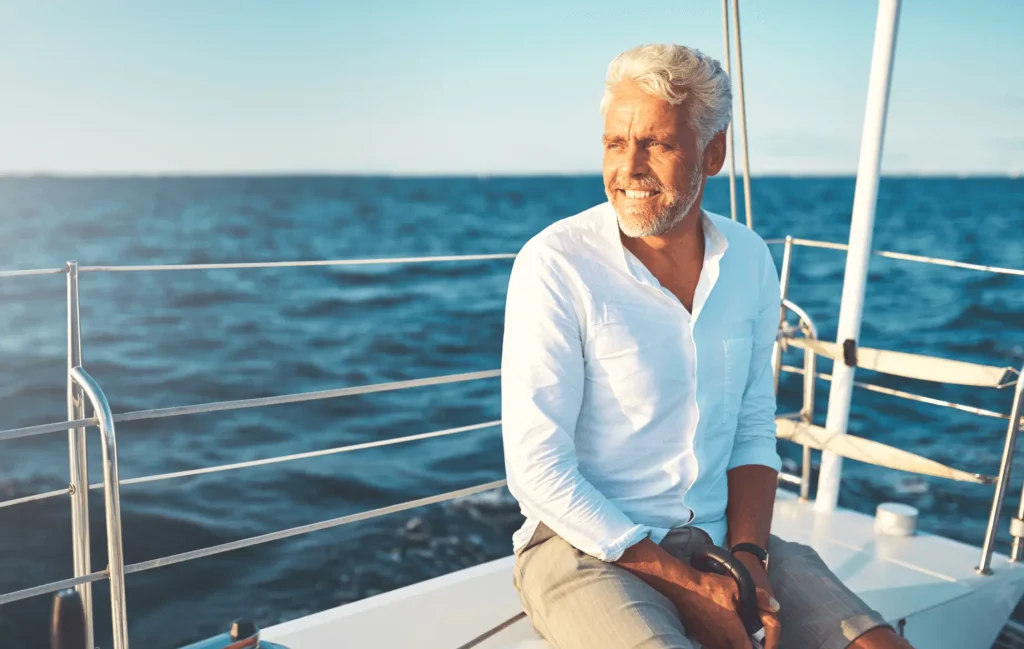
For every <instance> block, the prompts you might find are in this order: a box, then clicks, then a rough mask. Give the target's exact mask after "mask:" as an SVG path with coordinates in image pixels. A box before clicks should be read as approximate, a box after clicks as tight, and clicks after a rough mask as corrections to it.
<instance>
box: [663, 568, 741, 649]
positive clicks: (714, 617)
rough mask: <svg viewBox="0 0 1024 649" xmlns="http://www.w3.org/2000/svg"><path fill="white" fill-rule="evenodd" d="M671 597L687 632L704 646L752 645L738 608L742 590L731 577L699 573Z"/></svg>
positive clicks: (707, 648) (730, 647)
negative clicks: (739, 589) (740, 590)
mask: <svg viewBox="0 0 1024 649" xmlns="http://www.w3.org/2000/svg"><path fill="white" fill-rule="evenodd" d="M672 594H673V597H672V600H673V602H674V603H675V605H676V608H677V609H678V610H679V617H681V618H682V619H683V626H685V627H686V635H687V636H688V637H690V638H693V639H694V640H696V641H697V642H699V643H700V644H701V646H702V647H705V649H750V636H748V635H747V631H746V629H745V628H743V622H742V621H741V620H740V615H739V612H738V611H737V609H736V606H737V604H738V603H739V591H738V589H737V588H736V582H735V581H733V579H732V577H726V576H723V575H716V574H713V573H699V576H698V577H697V579H696V580H695V581H693V582H691V583H689V584H687V586H686V587H685V588H680V589H678V590H677V591H675V592H674V593H672Z"/></svg>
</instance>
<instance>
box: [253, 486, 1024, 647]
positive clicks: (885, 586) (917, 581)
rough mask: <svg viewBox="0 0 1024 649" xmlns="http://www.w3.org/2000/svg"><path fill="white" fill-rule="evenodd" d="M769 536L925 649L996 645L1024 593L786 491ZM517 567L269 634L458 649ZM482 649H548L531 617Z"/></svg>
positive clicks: (299, 642)
mask: <svg viewBox="0 0 1024 649" xmlns="http://www.w3.org/2000/svg"><path fill="white" fill-rule="evenodd" d="M772 531H773V532H775V533H776V534H777V535H779V536H781V537H782V538H785V539H787V540H791V541H796V542H800V543H805V544H807V545H810V546H812V547H814V548H815V549H816V550H817V551H818V553H819V554H820V555H821V557H822V559H823V560H824V561H825V563H826V564H828V566H829V567H830V568H831V569H832V570H833V571H834V572H835V573H836V574H837V575H838V576H839V577H840V579H842V580H843V582H844V583H846V584H847V586H849V587H850V588H851V589H852V590H853V591H854V592H856V593H857V594H858V595H860V596H861V597H862V598H863V599H864V600H865V601H866V602H867V603H868V604H869V605H870V606H872V607H873V608H875V609H876V610H878V611H879V612H880V613H882V615H883V616H884V617H885V618H886V620H888V621H889V622H890V623H892V624H893V625H894V626H896V625H898V624H899V622H900V620H905V621H906V624H905V626H906V632H907V637H908V639H910V640H911V642H913V643H914V644H915V645H916V646H919V647H953V646H955V647H978V648H979V649H980V648H983V647H984V648H986V649H987V648H988V647H991V646H992V642H993V641H994V640H995V638H996V636H997V635H998V633H999V630H1000V629H1001V628H1002V626H1003V623H1004V622H1005V621H1006V619H1007V617H1008V616H1009V614H1010V612H1011V610H1012V609H1013V607H1014V606H1015V604H1016V602H1017V601H1019V600H1020V598H1021V595H1022V594H1024V567H1022V566H1021V565H1019V564H1014V563H1010V562H1009V561H1008V560H1007V559H1006V557H1003V556H1001V555H996V556H995V557H994V559H993V564H992V565H993V572H994V574H993V575H992V576H982V575H979V574H977V573H976V572H975V571H974V566H976V565H977V562H978V556H979V550H978V549H977V548H974V547H972V546H968V545H965V544H962V543H958V542H956V541H951V540H949V539H945V538H942V537H937V536H931V535H925V534H918V535H916V536H912V537H903V538H900V537H886V536H876V535H875V533H874V529H873V518H872V517H870V516H865V515H863V514H859V513H855V512H850V511H844V510H839V511H835V512H828V513H823V512H816V511H815V510H814V507H813V505H812V504H811V503H803V502H800V501H798V500H797V499H795V498H794V497H793V496H792V495H791V494H790V493H789V492H786V491H780V492H779V498H778V501H777V503H776V506H775V517H774V523H773V528H772ZM513 563H514V561H513V558H512V557H506V558H504V559H499V560H497V561H492V562H490V563H486V564H483V565H480V566H476V567H474V568H469V569H466V570H462V571H459V572H456V573H453V574H450V575H445V576H443V577H438V578H436V579H431V580H429V581H426V582H423V583H420V584H416V585H413V586H409V587H406V588H401V589H399V590H396V591H393V592H390V593H385V594H383V595H378V596H375V597H371V598H368V599H365V600H362V601H359V602H355V603H352V604H347V605H345V606H340V607H338V608H335V609H331V610H328V611H324V612H322V613H317V614H314V615H310V616H306V617H303V618H299V619H297V620H294V621H292V622H286V623H284V624H281V625H278V626H276V627H270V628H268V629H266V630H265V631H264V634H263V636H264V637H265V638H267V639H268V640H271V641H273V642H279V643H281V644H284V645H285V646H287V647H288V648H289V649H320V648H321V647H325V646H341V645H346V646H357V647H363V648H367V649H371V648H380V649H386V648H387V649H390V648H392V647H417V649H456V648H457V647H460V646H462V645H464V644H465V643H467V642H469V641H470V640H472V639H474V638H477V637H479V636H480V635H481V634H483V633H485V632H486V631H488V630H490V629H493V628H495V627H497V626H498V625H500V624H501V623H503V622H505V621H506V620H508V619H509V618H510V617H512V616H513V615H515V614H516V613H518V612H519V611H520V610H521V606H520V603H519V598H518V595H517V594H516V592H515V589H514V587H513V585H512V566H513ZM476 646H477V647H479V648H480V649H549V645H548V644H547V643H546V642H545V641H544V640H542V639H541V638H540V637H539V636H538V635H537V634H536V633H535V632H534V631H533V629H532V627H531V626H530V623H529V621H528V620H521V621H519V622H517V623H515V624H512V625H510V626H509V627H508V628H506V629H504V630H502V631H500V632H498V633H497V634H495V635H494V636H492V637H490V638H488V639H487V640H485V641H483V642H481V643H480V644H478V645H476Z"/></svg>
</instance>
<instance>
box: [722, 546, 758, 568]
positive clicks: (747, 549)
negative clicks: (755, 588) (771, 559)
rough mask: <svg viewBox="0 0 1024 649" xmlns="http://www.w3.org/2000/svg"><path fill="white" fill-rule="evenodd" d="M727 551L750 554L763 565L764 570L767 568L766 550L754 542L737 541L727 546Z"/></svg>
mask: <svg viewBox="0 0 1024 649" xmlns="http://www.w3.org/2000/svg"><path fill="white" fill-rule="evenodd" d="M729 552H732V553H733V554H736V553H737V552H746V553H747V554H752V555H754V556H755V557H757V560H758V561H760V562H761V563H762V564H763V565H764V567H765V570H767V569H768V550H765V549H764V548H762V547H761V546H760V545H758V544H756V543H737V544H736V545H734V546H732V547H731V548H729Z"/></svg>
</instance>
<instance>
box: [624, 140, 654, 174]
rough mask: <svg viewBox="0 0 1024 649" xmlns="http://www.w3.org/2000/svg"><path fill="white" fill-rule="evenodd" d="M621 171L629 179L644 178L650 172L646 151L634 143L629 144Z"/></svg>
mask: <svg viewBox="0 0 1024 649" xmlns="http://www.w3.org/2000/svg"><path fill="white" fill-rule="evenodd" d="M623 171H624V172H625V173H626V174H627V175H628V176H629V177H635V176H646V175H647V173H648V172H649V171H650V167H649V166H648V160H647V149H646V148H644V147H642V146H640V145H639V144H637V143H636V142H633V143H630V145H629V148H628V149H627V151H626V159H625V160H624V161H623Z"/></svg>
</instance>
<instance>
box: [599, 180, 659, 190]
mask: <svg viewBox="0 0 1024 649" xmlns="http://www.w3.org/2000/svg"><path fill="white" fill-rule="evenodd" d="M610 185H611V187H612V188H614V189H621V190H627V189H628V190H630V191H637V192H653V191H658V192H663V191H665V187H664V186H663V185H662V184H661V183H660V182H658V181H657V180H655V179H654V178H628V179H627V178H615V179H614V181H613V182H612V183H610Z"/></svg>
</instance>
